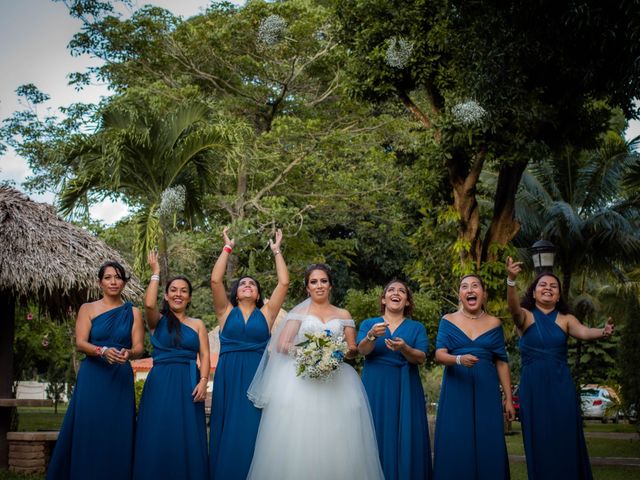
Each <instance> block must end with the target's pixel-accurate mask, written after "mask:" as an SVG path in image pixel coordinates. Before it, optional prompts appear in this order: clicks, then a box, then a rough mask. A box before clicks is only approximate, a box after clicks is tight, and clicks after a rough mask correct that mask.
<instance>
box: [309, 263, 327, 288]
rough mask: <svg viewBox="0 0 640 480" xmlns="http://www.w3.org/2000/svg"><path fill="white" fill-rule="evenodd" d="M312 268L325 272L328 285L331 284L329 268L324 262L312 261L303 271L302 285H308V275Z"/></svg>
mask: <svg viewBox="0 0 640 480" xmlns="http://www.w3.org/2000/svg"><path fill="white" fill-rule="evenodd" d="M314 270H321V271H323V272H324V273H326V274H327V278H328V279H329V285H331V286H333V277H332V276H331V268H330V267H329V265H327V264H326V263H312V264H311V265H309V266H308V267H307V268H306V270H305V271H304V286H305V287H306V286H308V285H309V277H310V276H311V273H312V272H313V271H314Z"/></svg>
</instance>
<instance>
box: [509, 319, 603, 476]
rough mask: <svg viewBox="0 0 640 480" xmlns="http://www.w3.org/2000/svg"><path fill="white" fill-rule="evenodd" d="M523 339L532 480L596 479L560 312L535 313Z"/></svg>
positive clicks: (523, 408)
mask: <svg viewBox="0 0 640 480" xmlns="http://www.w3.org/2000/svg"><path fill="white" fill-rule="evenodd" d="M532 313H533V318H534V323H533V324H532V325H530V326H529V328H527V329H526V330H525V332H524V333H523V335H522V337H521V338H520V353H521V355H522V372H521V374H520V390H519V395H520V419H521V422H522V438H523V441H524V451H525V454H526V457H527V473H528V475H529V480H556V479H557V480H560V479H562V480H564V479H567V478H571V479H575V480H585V479H591V478H593V477H592V475H591V464H590V463H589V454H588V453H587V447H586V444H585V441H584V433H583V431H582V418H581V414H580V407H579V405H578V399H577V395H576V390H575V386H574V383H573V380H572V379H571V374H570V372H569V367H568V366H567V334H566V333H565V332H564V330H562V328H560V327H559V326H558V325H557V324H556V317H557V316H558V311H557V310H554V311H552V312H550V313H549V314H548V315H547V314H545V313H543V312H541V311H540V310H538V309H537V308H534V310H533V311H532Z"/></svg>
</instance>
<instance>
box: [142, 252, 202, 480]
mask: <svg viewBox="0 0 640 480" xmlns="http://www.w3.org/2000/svg"><path fill="white" fill-rule="evenodd" d="M149 265H150V266H151V270H152V272H153V275H151V280H150V282H149V286H148V287H147V293H146V296H145V301H144V306H145V313H146V318H147V325H148V326H149V330H151V331H152V332H153V334H152V335H151V344H152V345H153V355H152V356H153V368H152V369H151V371H150V372H149V375H148V377H147V379H146V381H145V382H144V390H143V392H142V397H141V398H140V406H139V409H138V424H137V428H138V430H137V433H136V449H135V460H134V474H133V477H134V479H135V480H145V479H149V480H158V479H161V478H167V479H169V478H179V479H184V480H196V479H197V480H202V479H203V478H207V477H208V476H209V464H208V461H207V430H206V419H205V414H204V399H205V397H206V395H207V383H208V381H209V366H210V364H209V338H208V336H207V329H206V327H205V325H204V323H203V322H202V320H198V319H195V318H191V317H189V316H188V315H187V307H188V305H189V302H190V301H191V293H192V287H191V282H189V280H188V279H187V278H185V277H182V276H178V277H173V278H171V279H169V280H168V281H167V284H166V286H165V293H164V304H163V308H162V312H158V309H157V306H156V302H157V298H158V284H159V283H160V275H159V273H160V265H159V263H158V254H157V253H156V252H154V251H152V252H150V253H149ZM196 360H199V364H198V363H197V362H196Z"/></svg>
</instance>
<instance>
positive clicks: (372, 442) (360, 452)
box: [247, 360, 384, 480]
mask: <svg viewBox="0 0 640 480" xmlns="http://www.w3.org/2000/svg"><path fill="white" fill-rule="evenodd" d="M287 363H288V365H287V366H286V367H284V368H280V369H279V370H278V372H277V374H276V376H275V377H274V378H272V379H271V381H272V382H273V384H272V389H271V396H270V398H269V401H268V403H267V404H266V406H265V407H264V409H263V412H262V419H261V421H260V428H259V430H258V438H257V440H256V447H255V453H254V456H253V462H252V463H251V469H250V470H249V475H248V477H247V478H248V479H255V480H294V479H295V480H300V479H309V480H343V479H344V480H347V479H348V480H358V479H361V480H375V479H384V474H383V472H382V468H381V467H380V460H379V457H378V447H377V444H376V437H375V432H374V427H373V421H372V419H371V411H370V409H369V403H368V401H367V397H366V393H365V390H364V387H363V385H362V382H361V381H360V377H359V376H358V374H357V373H356V372H355V370H354V369H353V368H352V367H351V366H350V365H348V364H343V365H342V366H341V368H340V369H339V370H338V371H336V372H335V373H334V375H333V376H332V377H331V378H330V379H328V380H324V381H322V380H310V379H305V378H300V377H297V376H296V374H295V364H294V361H293V360H291V361H290V362H287Z"/></svg>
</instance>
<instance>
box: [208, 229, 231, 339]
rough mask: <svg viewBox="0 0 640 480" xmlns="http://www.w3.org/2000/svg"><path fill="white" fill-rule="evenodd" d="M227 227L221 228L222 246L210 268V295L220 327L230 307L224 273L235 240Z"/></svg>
mask: <svg viewBox="0 0 640 480" xmlns="http://www.w3.org/2000/svg"><path fill="white" fill-rule="evenodd" d="M228 232H229V227H224V229H223V230H222V237H223V239H224V247H223V248H222V252H220V256H219V257H218V260H216V263H215V264H214V265H213V269H212V270H211V295H212V297H213V309H214V310H215V312H216V317H218V323H219V324H220V327H221V328H222V325H224V321H225V320H226V319H227V315H229V312H230V311H231V309H232V305H231V303H230V302H229V298H228V297H227V292H226V290H225V288H224V275H225V273H226V271H227V263H228V262H229V256H230V255H231V252H232V251H233V247H234V246H235V242H234V241H233V240H232V239H230V238H229V234H228Z"/></svg>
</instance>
